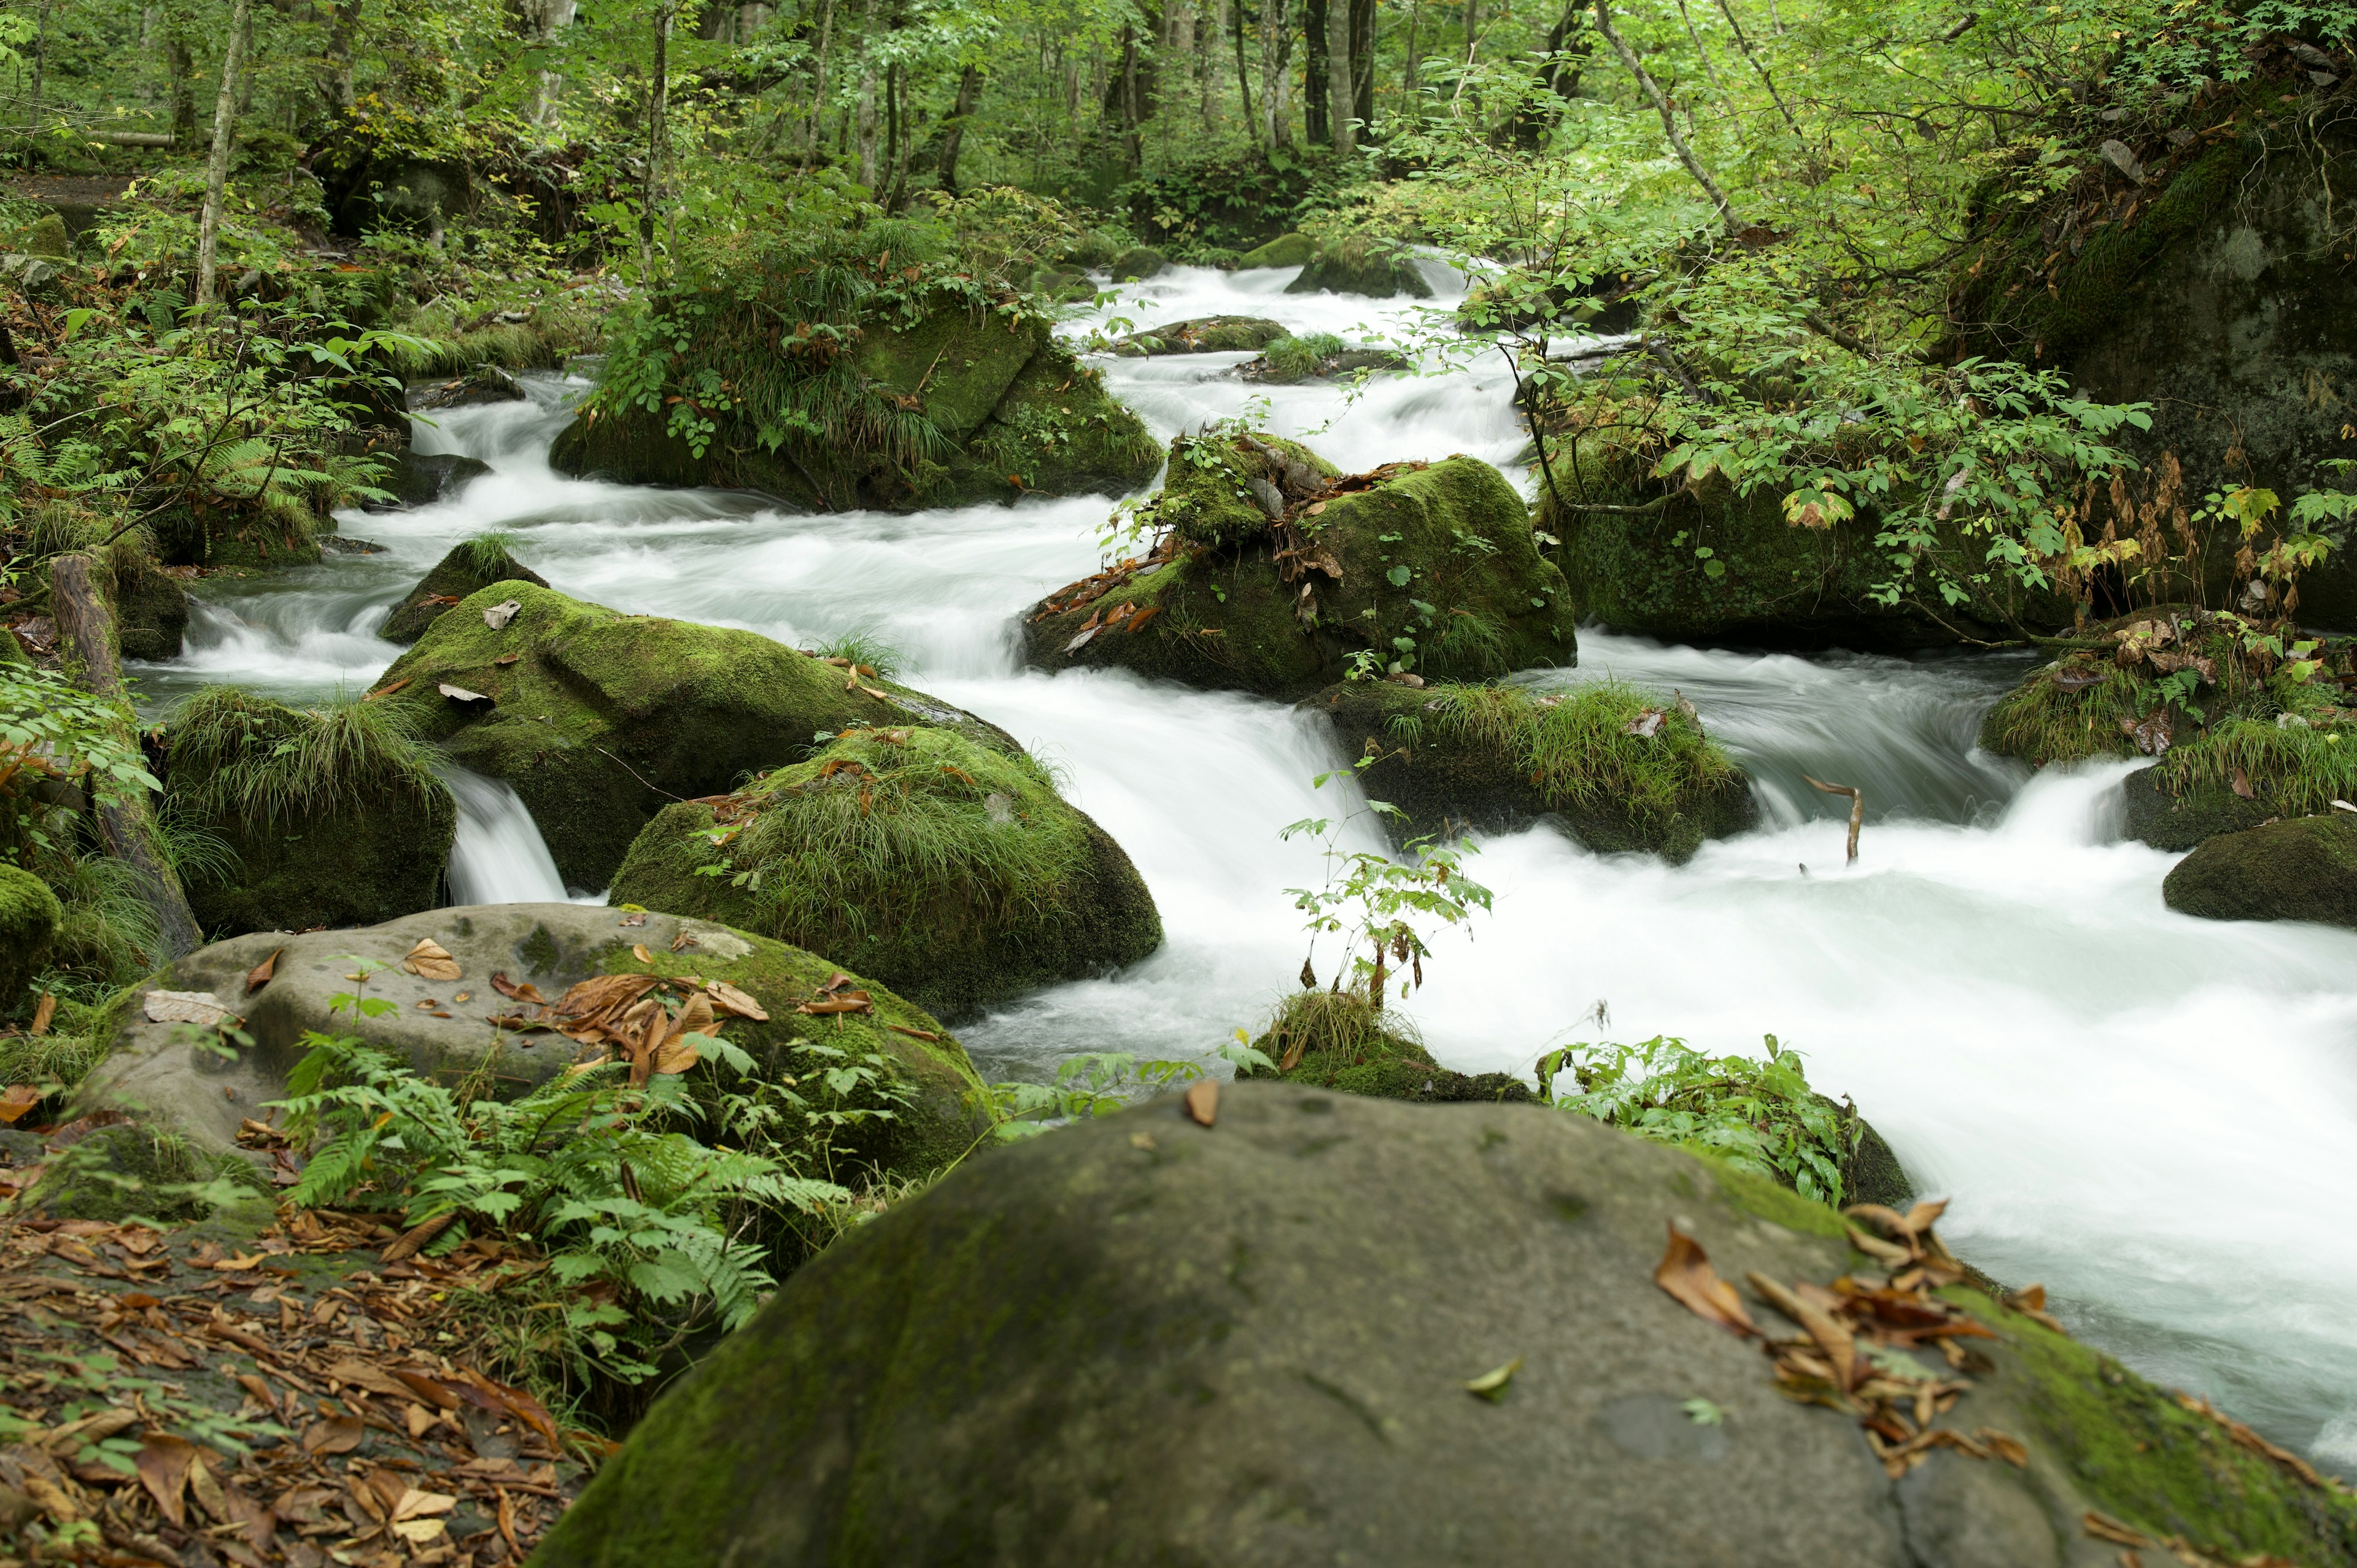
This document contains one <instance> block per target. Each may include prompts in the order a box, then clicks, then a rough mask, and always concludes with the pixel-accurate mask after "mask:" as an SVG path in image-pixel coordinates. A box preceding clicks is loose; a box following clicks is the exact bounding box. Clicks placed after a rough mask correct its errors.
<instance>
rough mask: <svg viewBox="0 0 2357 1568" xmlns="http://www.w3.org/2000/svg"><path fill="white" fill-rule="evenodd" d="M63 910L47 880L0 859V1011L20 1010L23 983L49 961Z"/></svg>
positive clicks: (23, 992) (12, 1011)
mask: <svg viewBox="0 0 2357 1568" xmlns="http://www.w3.org/2000/svg"><path fill="white" fill-rule="evenodd" d="M64 918H65V910H64V908H63V907H62V906H60V905H59V903H58V896H57V895H56V894H54V893H52V892H50V891H49V886H48V883H46V882H43V881H42V880H41V879H40V878H39V877H38V876H36V875H33V874H32V873H31V872H29V871H26V870H22V869H20V868H19V867H16V866H14V865H9V864H7V863H6V862H5V861H0V1015H8V1014H13V1013H16V1012H18V1011H20V1010H21V1009H20V1008H19V1006H18V1004H20V1003H21V1002H23V1001H24V999H25V992H26V989H27V987H28V986H30V985H31V984H32V983H33V977H34V976H35V975H38V974H39V973H40V972H41V971H42V969H43V968H44V967H45V966H46V965H47V964H48V961H49V943H50V941H51V940H52V939H54V938H55V937H56V936H57V934H58V922H59V921H60V920H62V919H64Z"/></svg>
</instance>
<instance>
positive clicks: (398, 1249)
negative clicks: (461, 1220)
mask: <svg viewBox="0 0 2357 1568" xmlns="http://www.w3.org/2000/svg"><path fill="white" fill-rule="evenodd" d="M457 1218H458V1216H457V1211H455V1210H453V1211H452V1212H450V1213H448V1214H437V1215H436V1216H435V1217H434V1218H433V1219H425V1220H421V1221H419V1222H418V1223H417V1224H415V1225H413V1226H411V1227H410V1228H409V1229H408V1230H404V1231H403V1232H402V1233H401V1234H400V1235H399V1236H398V1237H396V1238H394V1239H393V1243H392V1245H390V1246H388V1247H386V1248H385V1250H384V1251H383V1252H382V1254H381V1256H380V1258H379V1260H378V1261H379V1262H387V1263H397V1262H401V1261H402V1260H403V1259H404V1258H414V1257H415V1256H416V1255H417V1254H418V1253H419V1252H420V1251H423V1250H424V1249H425V1244H426V1243H427V1242H428V1241H431V1240H434V1238H435V1237H436V1236H439V1235H440V1234H442V1232H443V1231H445V1230H448V1229H449V1228H450V1222H451V1221H452V1220H454V1219H457ZM345 1381H346V1382H351V1381H354V1380H353V1379H350V1378H347V1379H345ZM362 1386H363V1387H367V1386H370V1385H366V1384H363V1385H362ZM400 1391H401V1390H400V1388H399V1387H398V1386H395V1387H393V1388H389V1389H385V1390H382V1392H385V1393H399V1392H400Z"/></svg>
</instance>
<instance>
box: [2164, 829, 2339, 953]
mask: <svg viewBox="0 0 2357 1568" xmlns="http://www.w3.org/2000/svg"><path fill="white" fill-rule="evenodd" d="M2161 897H2163V898H2165V899H2166V900H2168V903H2169V908H2172V909H2175V910H2176V911H2178V912H2179V914H2184V915H2199V916H2201V918H2203V919H2208V920H2314V921H2318V922H2319V923H2321V924H2324V925H2328V926H2345V927H2347V928H2349V929H2352V930H2357V816H2351V815H2348V814H2347V813H2344V812H2341V811H2333V812H2330V813H2328V814H2327V815H2324V816H2320V817H2292V818H2288V819H2286V820H2285V821H2282V822H2273V823H2269V824H2268V825H2266V826H2265V827H2256V828H2248V829H2245V830H2244V831H2243V832H2229V833H2221V834H2219V835H2217V836H2216V837H2214V838H2210V839H2205V840H2203V841H2202V843H2201V844H2200V845H2198V846H2197V847H2196V848H2195V849H2194V851H2193V853H2192V854H2189V855H2187V856H2186V857H2185V858H2184V859H2183V860H2180V861H2179V862H2178V863H2177V865H2176V866H2175V867H2174V868H2172V869H2171V870H2170V872H2169V878H2168V880H2167V881H2165V882H2163V883H2162V884H2161Z"/></svg>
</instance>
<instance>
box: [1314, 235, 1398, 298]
mask: <svg viewBox="0 0 2357 1568" xmlns="http://www.w3.org/2000/svg"><path fill="white" fill-rule="evenodd" d="M1285 292H1286V293H1287V294H1318V293H1327V294H1360V295H1366V296H1367V297H1369V298H1371V299H1390V298H1393V297H1394V296H1396V295H1406V296H1408V297H1409V298H1411V299H1430V298H1431V297H1432V285H1430V284H1428V283H1426V282H1425V281H1424V274H1422V273H1421V272H1419V271H1417V270H1416V265H1415V263H1414V262H1412V261H1410V260H1408V258H1407V257H1406V256H1405V255H1402V254H1401V253H1399V252H1396V251H1394V250H1391V249H1389V248H1388V247H1386V246H1383V245H1381V244H1379V243H1377V242H1374V241H1372V240H1369V239H1366V238H1364V237H1362V236H1358V235H1353V236H1352V237H1351V238H1350V239H1347V240H1337V241H1334V242H1331V243H1330V244H1328V245H1326V246H1324V247H1322V248H1321V249H1320V250H1319V251H1318V253H1317V254H1316V255H1314V256H1312V257H1310V258H1309V260H1308V263H1306V264H1305V265H1304V266H1303V267H1302V269H1301V275H1300V276H1299V277H1297V278H1295V279H1294V280H1293V281H1292V282H1291V283H1289V284H1286V285H1285Z"/></svg>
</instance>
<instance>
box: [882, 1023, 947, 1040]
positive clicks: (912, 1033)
mask: <svg viewBox="0 0 2357 1568" xmlns="http://www.w3.org/2000/svg"><path fill="white" fill-rule="evenodd" d="M885 1027H886V1028H888V1029H889V1030H891V1031H892V1032H893V1033H894V1034H896V1035H906V1036H909V1038H910V1039H912V1040H923V1041H925V1042H926V1043H927V1044H929V1045H930V1044H933V1043H935V1042H938V1041H939V1040H940V1039H941V1036H939V1035H936V1034H935V1033H933V1032H932V1031H931V1029H911V1028H910V1027H909V1026H908V1025H906V1024H887V1025H885Z"/></svg>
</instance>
